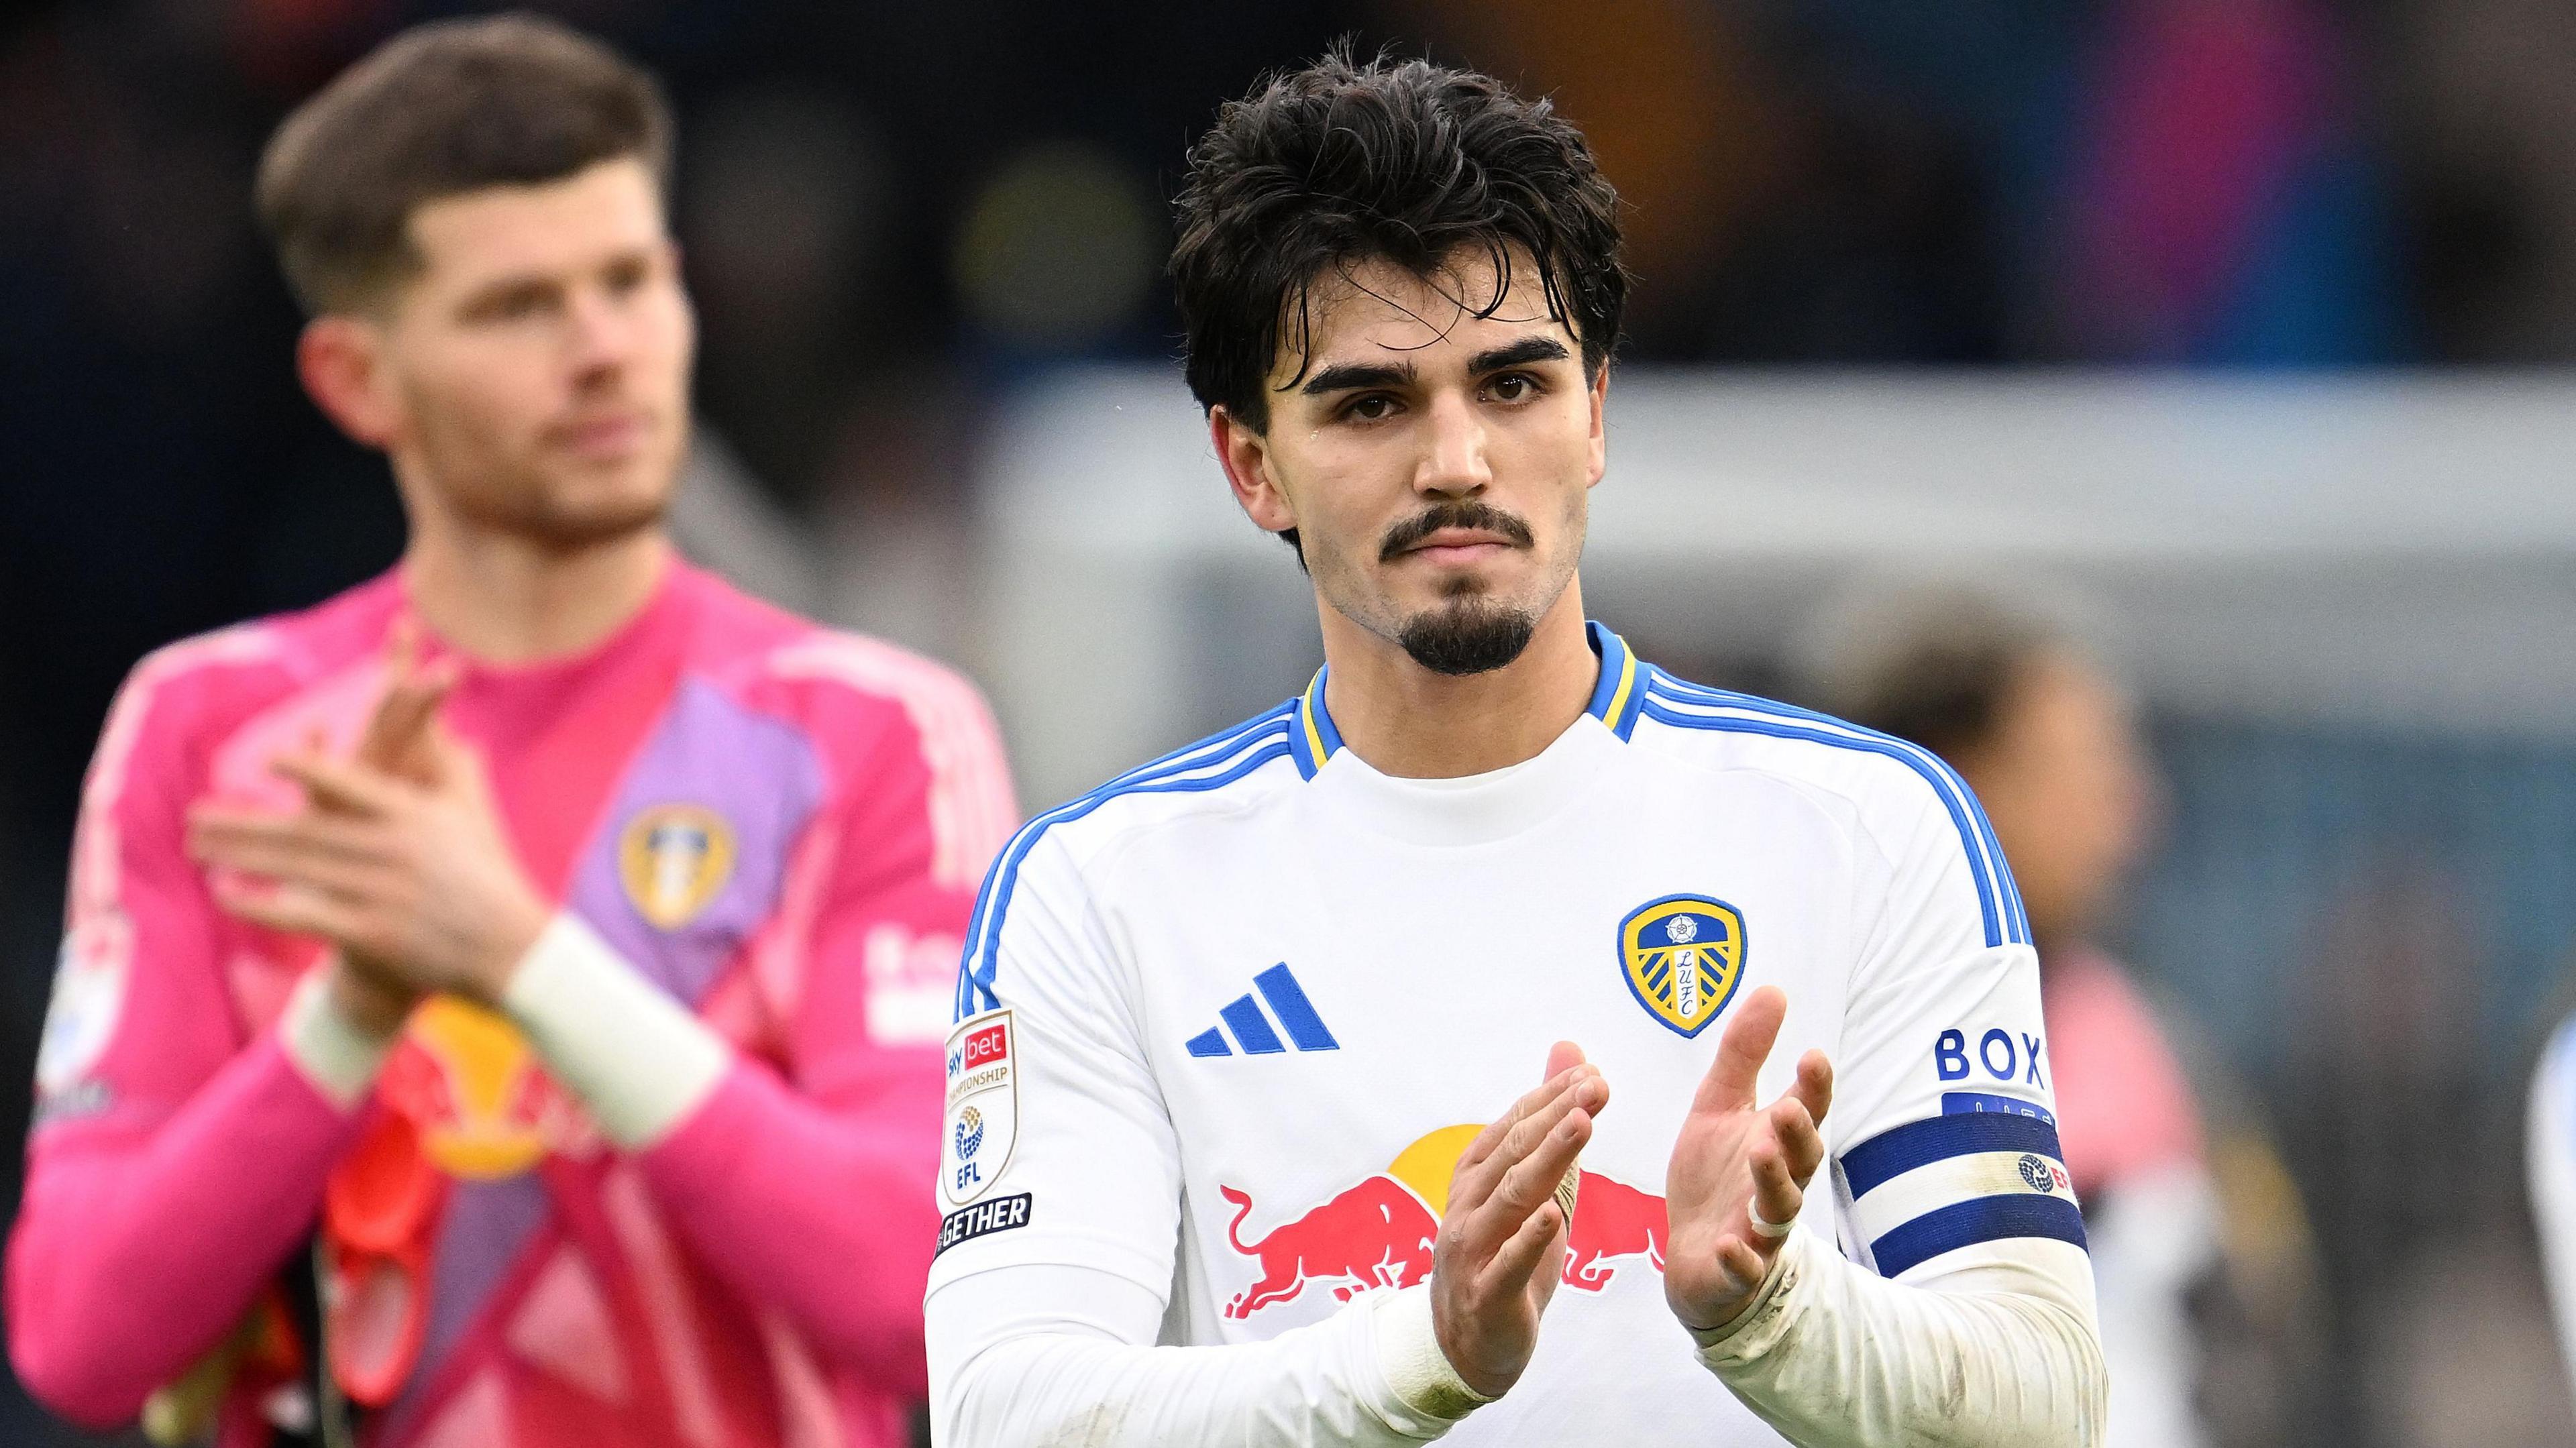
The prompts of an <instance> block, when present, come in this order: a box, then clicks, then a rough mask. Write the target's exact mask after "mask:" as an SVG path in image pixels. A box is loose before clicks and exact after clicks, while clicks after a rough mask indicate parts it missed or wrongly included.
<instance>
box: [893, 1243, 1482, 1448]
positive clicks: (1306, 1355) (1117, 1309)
mask: <svg viewBox="0 0 2576 1448" xmlns="http://www.w3.org/2000/svg"><path fill="white" fill-rule="evenodd" d="M1162 1313H1163V1307H1162V1304H1161V1303H1160V1302H1158V1301H1156V1300H1155V1297H1154V1295H1153V1294H1152V1293H1150V1292H1147V1291H1146V1290H1145V1289H1143V1288H1141V1287H1139V1286H1137V1285H1136V1284H1135V1283H1133V1282H1130V1281H1128V1280H1127V1279H1125V1278H1123V1277H1119V1276H1116V1275H1113V1274H1110V1273H1106V1272H1096V1271H1092V1270H1090V1269H1088V1268H1082V1267H1066V1266H1044V1265H1032V1266H1020V1267H1012V1268H1008V1269H1003V1270H999V1271H993V1272H984V1273H978V1274H976V1275H974V1276H972V1277H965V1278H960V1279H958V1280H957V1281H955V1282H952V1283H949V1284H947V1285H946V1286H943V1287H941V1288H940V1289H938V1290H937V1291H935V1292H933V1293H932V1294H931V1295H930V1299H929V1303H928V1307H927V1316H928V1319H929V1349H930V1391H931V1413H932V1424H933V1441H934V1442H937V1443H940V1444H943V1445H956V1448H967V1445H972V1448H1021V1445H1027V1448H1038V1445H1055V1444H1081V1445H1083V1448H1216V1445H1229V1448H1398V1445H1404V1444H1414V1443H1424V1442H1429V1441H1431V1440H1432V1439H1435V1438H1438V1437H1439V1436H1440V1435H1441V1434H1443V1433H1445V1432H1447V1431H1448V1429H1449V1427H1450V1425H1451V1424H1452V1423H1453V1422H1455V1421H1456V1420H1457V1418H1458V1417H1460V1416H1463V1415H1464V1414H1465V1413H1467V1412H1468V1411H1470V1410H1472V1409H1473V1408H1474V1407H1475V1402H1474V1400H1473V1399H1472V1398H1471V1397H1469V1396H1467V1395H1466V1390H1465V1388H1464V1385H1463V1384H1460V1383H1458V1382H1457V1380H1456V1377H1455V1375H1454V1374H1453V1373H1451V1372H1450V1370H1449V1367H1448V1364H1447V1362H1446V1361H1444V1360H1442V1359H1441V1358H1440V1354H1439V1348H1438V1346H1437V1344H1436V1343H1435V1342H1433V1340H1432V1338H1431V1335H1430V1334H1431V1309H1430V1297H1429V1293H1428V1289H1427V1288H1421V1287H1414V1288H1407V1289H1404V1290H1402V1291H1386V1292H1372V1293H1368V1294H1365V1295H1363V1296H1361V1297H1359V1298H1356V1299H1354V1300H1353V1301H1352V1302H1351V1303H1349V1304H1348V1305H1347V1306H1345V1307H1343V1308H1342V1309H1341V1310H1340V1311H1339V1312H1336V1313H1334V1314H1333V1315H1332V1316H1331V1317H1328V1318H1326V1319H1324V1320H1323V1321H1321V1322H1318V1323H1314V1324H1312V1325H1310V1326H1307V1327H1302V1328H1297V1329H1295V1330H1292V1331H1289V1332H1284V1333H1281V1334H1280V1335H1279V1336H1277V1337H1275V1338H1271V1339H1270V1340H1268V1341H1266V1342H1255V1343H1239V1344H1230V1345H1225V1346H1207V1347H1170V1346H1154V1345H1152V1343H1153V1338H1154V1336H1155V1330H1156V1326H1157V1324H1158V1323H1159V1321H1160V1320H1161V1317H1162ZM1426 1353H1427V1354H1428V1356H1427V1358H1426V1356H1425V1354H1426Z"/></svg>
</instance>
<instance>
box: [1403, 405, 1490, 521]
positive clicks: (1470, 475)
mask: <svg viewBox="0 0 2576 1448" xmlns="http://www.w3.org/2000/svg"><path fill="white" fill-rule="evenodd" d="M1422 436H1423V439H1424V452H1423V455H1422V460H1421V462H1420V464H1419V465H1418V466H1417V467H1416V468H1415V470H1414V478H1413V488H1414V491H1415V492H1418V493H1433V494H1437V495H1439V496H1442V497H1453V498H1468V497H1474V496H1475V495H1476V494H1477V493H1479V492H1482V491H1483V490H1484V489H1485V487H1486V485H1487V484H1489V483H1491V482H1493V480H1494V470H1493V468H1492V466H1491V465H1490V464H1489V463H1488V462H1487V460H1486V458H1485V424H1484V420H1483V419H1482V418H1480V417H1478V416H1477V415H1476V409H1475V406H1474V405H1473V404H1472V403H1471V402H1469V400H1468V399H1467V398H1466V397H1464V396H1461V395H1457V394H1454V393H1447V392H1443V393H1440V394H1437V395H1435V396H1434V397H1433V398H1432V399H1431V406H1430V416H1429V418H1428V425H1427V426H1426V427H1425V428H1424V429H1423V433H1422Z"/></svg>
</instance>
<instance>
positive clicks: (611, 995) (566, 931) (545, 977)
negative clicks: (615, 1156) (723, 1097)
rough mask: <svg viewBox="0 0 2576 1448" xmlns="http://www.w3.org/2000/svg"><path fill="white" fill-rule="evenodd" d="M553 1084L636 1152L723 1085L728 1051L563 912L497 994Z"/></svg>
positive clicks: (685, 1010) (685, 1011) (721, 1041)
mask: <svg viewBox="0 0 2576 1448" xmlns="http://www.w3.org/2000/svg"><path fill="white" fill-rule="evenodd" d="M501 1009H503V1010H504V1011H507V1012H508V1013H509V1015H510V1018H511V1019H512V1020H514V1021H516V1022H518V1024H519V1028H520V1029H521V1030H523V1031H526V1032H527V1033H528V1039H529V1040H530V1041H532V1042H534V1043H535V1045H536V1048H537V1050H538V1052H539V1053H540V1054H542V1055H543V1056H544V1057H545V1058H546V1065H547V1067H548V1068H549V1069H550V1070H552V1071H553V1072H554V1074H555V1078H556V1079H557V1080H559V1081H561V1082H563V1084H564V1085H566V1086H568V1087H570V1088H572V1092H573V1094H574V1095H576V1096H578V1097H580V1098H581V1101H582V1104H583V1105H584V1106H587V1107H589V1108H590V1116H591V1119H592V1120H593V1121H596V1122H598V1123H599V1129H600V1132H601V1134H602V1135H605V1136H606V1137H607V1138H608V1139H609V1140H610V1141H612V1142H615V1143H616V1144H617V1145H619V1146H621V1147H624V1148H625V1149H626V1150H628V1151H640V1150H643V1149H644V1148H646V1147H649V1146H651V1145H652V1144H653V1143H655V1142H657V1141H659V1140H661V1139H662V1138H663V1137H664V1136H665V1135H667V1134H669V1132H670V1131H671V1129H672V1128H673V1127H675V1126H677V1125H679V1124H680V1122H681V1121H682V1120H683V1119H684V1118H686V1117H687V1116H688V1114H689V1113H690V1112H691V1111H693V1110H695V1109H697V1106H698V1104H699V1103H700V1102H702V1101H704V1100H706V1099H707V1097H708V1096H709V1095H711V1094H712V1093H713V1092H714V1091H715V1089H716V1083H717V1082H718V1081H720V1080H722V1079H723V1077H724V1073H725V1068H726V1067H727V1066H728V1065H730V1064H731V1063H732V1060H733V1049H732V1047H730V1046H728V1045H727V1044H726V1043H725V1041H724V1038H723V1037H721V1036H718V1035H717V1034H716V1033H715V1032H714V1031H711V1030H709V1029H708V1028H707V1026H706V1023H705V1022H703V1021H700V1020H699V1019H698V1018H697V1017H696V1016H694V1015H691V1014H690V1013H689V1010H688V1008H687V1007H685V1006H683V1005H681V1004H680V1003H679V1002H678V1001H676V1000H674V999H672V998H671V997H670V995H669V994H668V993H666V992H664V991H663V990H662V989H661V988H660V987H659V986H656V985H654V984H653V983H652V982H651V981H648V980H646V979H645V978H644V977H643V976H641V975H639V974H637V973H636V971H635V967H633V966H631V965H629V964H627V963H626V960H625V959H624V957H622V956H620V955H619V954H618V953H617V952H616V951H615V950H612V949H610V948H609V945H608V942H607V941H604V940H602V939H600V938H599V936H598V934H597V933H596V932H594V931H593V930H592V929H591V928H590V927H589V926H588V925H586V924H584V923H583V922H582V920H581V919H580V917H578V916H576V915H574V914H572V913H571V912H570V911H566V912H565V913H563V914H561V915H558V916H556V917H555V918H554V923H553V924H551V925H548V926H547V927H546V931H545V933H544V934H543V935H540V936H538V937H537V943H536V944H535V945H532V946H530V947H529V948H528V953H527V954H526V955H525V956H524V957H522V958H521V959H520V961H519V968H518V970H517V971H516V972H514V973H513V974H512V975H511V977H510V983H509V985H508V986H507V987H505V988H504V989H503V990H502V992H501Z"/></svg>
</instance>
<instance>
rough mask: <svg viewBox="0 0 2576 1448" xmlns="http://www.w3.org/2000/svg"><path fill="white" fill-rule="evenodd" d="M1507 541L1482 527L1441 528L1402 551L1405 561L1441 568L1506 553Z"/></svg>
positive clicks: (1510, 545)
mask: <svg viewBox="0 0 2576 1448" xmlns="http://www.w3.org/2000/svg"><path fill="white" fill-rule="evenodd" d="M1511 548H1512V542H1511V540H1510V539H1508V538H1505V537H1503V536H1502V535H1501V534H1499V533H1492V532H1488V531H1486V530H1485V529H1482V528H1443V529H1441V530H1440V531H1438V532H1436V533H1434V534H1432V535H1431V536H1430V537H1428V538H1425V539H1423V540H1422V541H1421V542H1419V543H1416V544H1414V545H1413V546H1412V547H1410V548H1407V549H1406V550H1404V554H1403V556H1405V557H1407V558H1420V559H1423V560H1424V561H1426V562H1430V563H1438V564H1444V565H1453V566H1454V565H1457V564H1463V563H1477V562H1481V561H1483V560H1484V559H1487V558H1491V557H1494V556H1495V555H1497V554H1501V553H1506V552H1509V551H1510V550H1511Z"/></svg>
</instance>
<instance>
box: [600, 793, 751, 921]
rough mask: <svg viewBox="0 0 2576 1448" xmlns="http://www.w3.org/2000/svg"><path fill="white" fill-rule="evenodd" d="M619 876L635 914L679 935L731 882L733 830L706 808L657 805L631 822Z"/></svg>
mask: <svg viewBox="0 0 2576 1448" xmlns="http://www.w3.org/2000/svg"><path fill="white" fill-rule="evenodd" d="M617 872H618V874H619V876H620V877H621V878H623V879H624V880H625V882H626V898H627V899H629V900H632V901H634V902H635V909H636V913H638V914H640V915H642V916H643V917H644V919H645V920H646V921H647V922H648V923H650V924H651V925H653V926H654V928H656V929H660V930H677V929H679V928H680V927H681V926H683V925H686V924H688V923H689V922H690V921H692V920H695V919H696V918H697V917H698V912H699V911H701V910H704V909H706V908H707V904H708V902H710V901H712V900H714V899H715V898H716V894H717V892H719V891H721V890H723V889H724V887H725V882H726V881H727V880H730V879H732V878H733V827H732V826H731V825H728V824H726V823H725V822H724V816H722V815H720V814H717V813H716V812H715V811H714V810H711V809H708V808H706V807H704V806H702V805H694V804H659V805H655V806H653V807H652V808H651V809H648V810H645V811H644V812H643V813H641V814H638V815H637V816H635V818H634V819H632V820H630V821H628V822H627V825H626V835H625V837H624V838H623V839H621V840H619V841H618V845H617Z"/></svg>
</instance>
